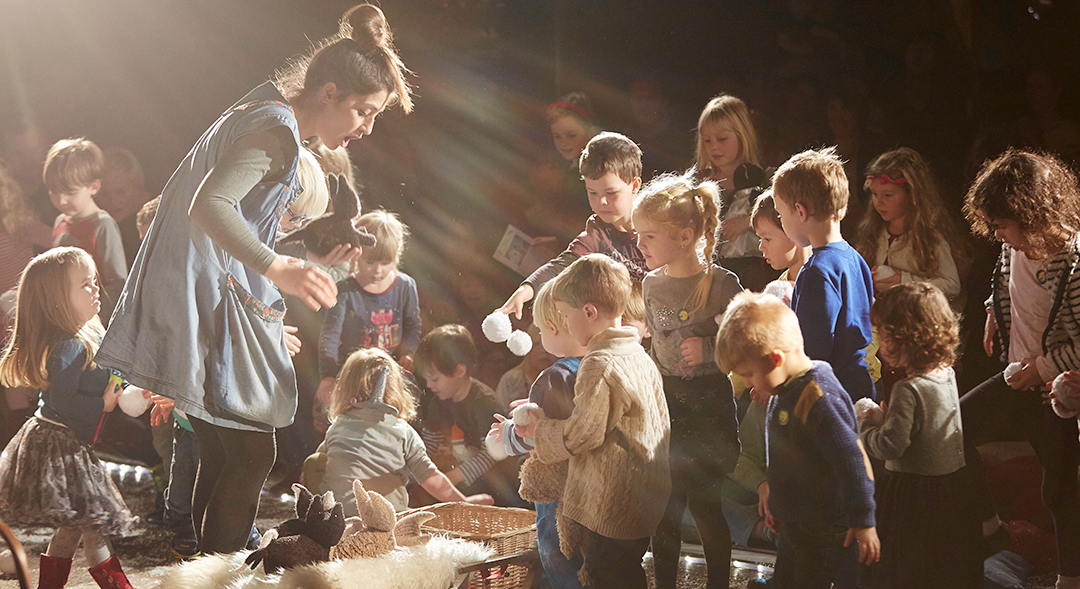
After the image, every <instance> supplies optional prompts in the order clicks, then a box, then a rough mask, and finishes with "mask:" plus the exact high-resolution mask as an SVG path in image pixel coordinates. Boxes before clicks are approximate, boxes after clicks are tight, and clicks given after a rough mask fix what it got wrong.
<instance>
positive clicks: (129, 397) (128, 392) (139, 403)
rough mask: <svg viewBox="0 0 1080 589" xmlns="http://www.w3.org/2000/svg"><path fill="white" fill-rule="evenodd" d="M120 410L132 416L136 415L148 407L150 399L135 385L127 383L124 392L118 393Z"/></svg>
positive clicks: (144, 411)
mask: <svg viewBox="0 0 1080 589" xmlns="http://www.w3.org/2000/svg"><path fill="white" fill-rule="evenodd" d="M117 404H118V405H120V410H121V411H123V412H124V413H127V414H128V415H130V416H132V417H138V416H140V415H142V414H143V413H146V410H147V409H149V408H150V399H147V398H146V397H144V396H143V390H142V389H141V388H139V387H137V386H133V385H128V387H127V388H126V389H124V392H122V393H120V400H119V401H117Z"/></svg>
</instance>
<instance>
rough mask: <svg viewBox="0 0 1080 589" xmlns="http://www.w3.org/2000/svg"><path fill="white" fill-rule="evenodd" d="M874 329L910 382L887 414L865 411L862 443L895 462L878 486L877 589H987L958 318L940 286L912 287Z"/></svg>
mask: <svg viewBox="0 0 1080 589" xmlns="http://www.w3.org/2000/svg"><path fill="white" fill-rule="evenodd" d="M870 319H871V321H872V322H873V324H874V327H876V328H877V330H878V336H879V338H880V344H881V348H880V354H881V355H882V357H883V358H885V359H887V360H888V361H889V362H890V363H891V364H892V365H893V366H897V367H903V368H906V369H907V373H908V374H909V375H910V376H909V377H908V378H906V379H904V380H901V381H899V382H897V383H896V384H895V385H894V386H893V389H892V395H891V397H890V398H889V402H888V404H886V403H884V402H883V403H882V406H881V408H880V409H879V408H876V407H873V406H871V408H870V409H869V410H868V411H858V408H857V414H858V415H859V416H860V418H859V437H860V438H861V439H862V442H863V444H865V445H866V450H867V452H868V453H869V454H870V455H871V456H873V457H875V458H878V459H881V460H884V461H885V470H884V472H881V473H879V476H880V478H881V480H880V481H878V482H877V485H878V497H877V514H876V515H877V524H878V534H879V537H880V538H881V561H880V562H878V563H877V564H875V565H873V566H872V567H871V582H870V586H871V587H873V588H874V589H877V588H879V587H931V586H936V587H970V588H972V589H974V588H977V587H981V583H982V581H981V579H982V564H981V563H980V562H979V560H980V559H979V558H978V557H977V555H976V554H975V553H974V552H973V551H972V550H971V547H972V546H975V545H977V544H978V541H979V539H980V536H981V530H980V524H979V522H978V518H977V517H976V515H975V513H974V512H973V511H972V510H971V509H970V507H969V506H968V505H967V504H966V502H965V500H964V498H965V493H964V489H965V482H964V473H963V467H964V434H963V430H962V429H961V422H960V399H959V394H958V392H957V388H956V375H955V373H954V372H953V369H952V363H953V361H954V360H955V358H956V354H955V350H956V345H957V344H958V343H959V336H958V323H957V319H956V316H955V315H954V314H953V312H952V310H951V309H950V308H949V302H948V300H946V299H945V295H944V294H942V292H941V290H939V289H938V288H937V287H936V286H933V285H932V284H929V283H909V284H902V285H899V286H895V287H893V288H891V289H889V290H887V291H885V292H884V293H882V294H881V295H880V296H879V297H878V299H877V301H876V302H875V303H874V306H873V308H872V309H871V311H870ZM860 403H867V404H871V405H872V403H873V402H872V401H869V402H864V401H860Z"/></svg>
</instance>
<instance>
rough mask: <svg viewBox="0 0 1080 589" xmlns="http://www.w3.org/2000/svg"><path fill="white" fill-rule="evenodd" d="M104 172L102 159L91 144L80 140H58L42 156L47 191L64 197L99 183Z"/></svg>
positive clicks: (103, 157) (91, 142) (96, 148)
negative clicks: (43, 158)
mask: <svg viewBox="0 0 1080 589" xmlns="http://www.w3.org/2000/svg"><path fill="white" fill-rule="evenodd" d="M104 169H105V156H104V155H103V154H102V153H101V149H100V148H99V147H98V146H97V145H95V144H94V142H93V141H89V140H87V139H83V138H82V137H79V138H76V139H61V140H60V141H57V142H56V143H54V144H53V146H52V147H50V148H49V153H48V155H46V156H45V169H44V171H43V172H42V179H43V180H44V181H45V187H46V188H48V189H49V192H57V193H61V194H64V193H68V192H74V191H76V190H78V189H80V188H86V187H87V186H90V185H91V184H93V183H94V182H95V181H96V180H101V175H102V170H104Z"/></svg>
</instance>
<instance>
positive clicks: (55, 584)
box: [38, 554, 71, 589]
mask: <svg viewBox="0 0 1080 589" xmlns="http://www.w3.org/2000/svg"><path fill="white" fill-rule="evenodd" d="M70 573H71V559H70V558H56V557H55V556H49V555H47V554H42V555H41V566H40V567H39V569H38V589H63V587H64V583H67V580H68V575H69V574H70Z"/></svg>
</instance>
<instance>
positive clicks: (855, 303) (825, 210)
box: [773, 148, 874, 400]
mask: <svg viewBox="0 0 1080 589" xmlns="http://www.w3.org/2000/svg"><path fill="white" fill-rule="evenodd" d="M773 199H774V203H775V206H776V212H777V214H779V215H780V221H781V223H782V224H783V226H784V233H786V234H787V235H788V237H790V238H791V240H792V241H794V242H795V244H796V245H798V246H800V247H806V246H810V247H812V248H813V253H812V254H811V255H810V258H809V259H807V260H806V263H805V264H803V267H802V269H801V270H800V271H799V276H798V277H797V278H796V279H795V294H794V295H793V296H792V297H791V308H792V309H793V310H794V311H795V315H796V316H797V317H798V318H799V326H800V327H801V328H802V332H803V334H804V336H803V337H804V341H805V344H806V354H807V355H808V356H809V357H810V358H811V359H814V360H821V361H826V362H829V364H830V365H831V366H832V367H833V371H834V372H835V374H836V378H837V379H838V380H839V381H840V383H841V384H842V385H843V389H844V390H845V391H847V393H848V395H850V396H851V398H852V399H853V400H857V399H861V398H863V397H869V398H871V399H872V398H874V381H873V379H872V378H871V377H870V372H869V370H868V367H867V363H866V351H865V348H866V346H867V345H868V344H869V343H870V338H871V327H870V303H871V302H872V301H873V300H874V293H873V285H872V279H871V275H870V268H869V267H868V266H867V265H866V262H865V261H863V259H862V257H861V256H860V255H859V253H858V252H857V251H855V248H853V247H851V245H849V244H848V242H847V241H844V237H843V236H842V235H841V234H840V220H841V219H843V217H844V212H845V211H846V209H847V199H848V181H847V176H845V175H844V166H843V163H842V162H841V161H840V159H839V158H837V157H836V154H835V151H834V150H833V149H831V148H829V149H822V150H808V151H804V152H802V153H799V154H797V155H794V156H792V157H791V159H789V160H788V161H787V162H785V163H784V165H782V166H780V168H779V169H777V170H776V175H775V176H774V178H773Z"/></svg>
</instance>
